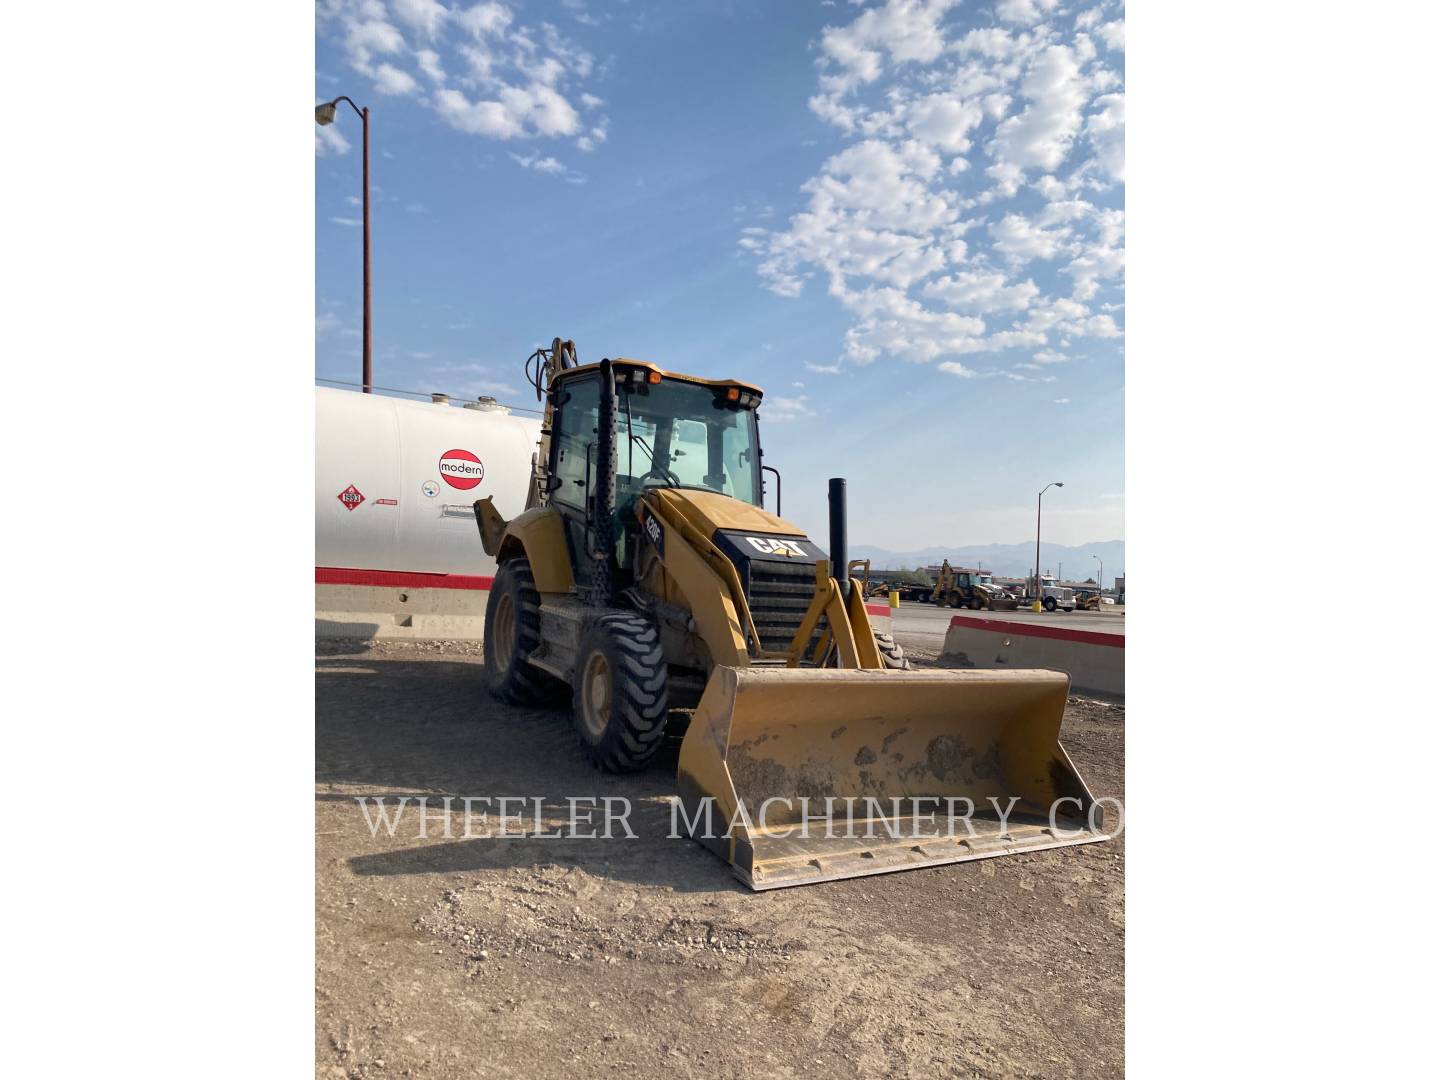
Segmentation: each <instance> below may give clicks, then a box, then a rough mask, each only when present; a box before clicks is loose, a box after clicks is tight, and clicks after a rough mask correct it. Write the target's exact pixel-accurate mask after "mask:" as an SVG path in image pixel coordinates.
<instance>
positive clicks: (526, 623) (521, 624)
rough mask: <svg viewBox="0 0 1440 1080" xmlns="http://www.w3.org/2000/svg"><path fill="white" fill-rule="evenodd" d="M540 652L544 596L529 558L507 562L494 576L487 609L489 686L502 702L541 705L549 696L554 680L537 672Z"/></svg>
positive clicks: (501, 565) (486, 639) (487, 681)
mask: <svg viewBox="0 0 1440 1080" xmlns="http://www.w3.org/2000/svg"><path fill="white" fill-rule="evenodd" d="M539 648H540V593H539V591H538V590H537V589H536V588H535V575H534V574H532V573H531V572H530V563H529V562H528V561H527V560H525V559H507V560H506V561H505V562H503V563H501V564H500V569H499V570H497V571H496V572H495V581H494V582H493V583H492V585H491V586H490V599H489V602H487V603H486V605H485V646H484V649H485V683H486V688H487V689H488V690H489V691H490V693H491V694H493V695H494V696H495V697H497V698H499V699H500V700H501V701H508V702H509V703H510V704H512V705H538V704H539V703H540V702H542V701H544V700H545V699H546V698H547V697H549V696H550V691H551V689H552V687H553V683H552V682H551V680H550V678H549V676H547V675H546V674H545V673H544V672H542V671H540V670H539V669H537V668H535V667H532V666H531V664H530V656H531V654H533V653H534V652H535V651H536V650H537V649H539Z"/></svg>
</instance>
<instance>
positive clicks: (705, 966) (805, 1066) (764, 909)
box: [315, 643, 1125, 1080]
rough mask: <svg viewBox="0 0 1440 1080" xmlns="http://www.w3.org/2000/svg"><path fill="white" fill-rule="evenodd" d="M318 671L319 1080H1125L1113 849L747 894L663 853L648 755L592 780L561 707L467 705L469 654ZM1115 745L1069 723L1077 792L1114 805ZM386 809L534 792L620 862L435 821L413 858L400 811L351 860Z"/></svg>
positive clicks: (411, 824) (1107, 727) (1111, 738)
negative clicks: (664, 1079) (616, 829)
mask: <svg viewBox="0 0 1440 1080" xmlns="http://www.w3.org/2000/svg"><path fill="white" fill-rule="evenodd" d="M317 652H318V655H317V659H316V669H317V670H316V781H317V783H316V814H315V830H316V883H315V900H316V935H317V937H316V1028H315V1034H316V1072H317V1075H319V1076H322V1077H336V1078H339V1077H383V1076H416V1077H474V1076H487V1077H512V1076H513V1077H526V1078H547V1077H573V1076H604V1075H613V1074H621V1073H624V1072H633V1071H636V1070H639V1071H641V1072H642V1073H643V1074H644V1075H661V1076H675V1077H691V1076H694V1077H704V1078H706V1080H709V1078H718V1077H758V1076H782V1077H783V1076H804V1075H814V1076H826V1077H849V1076H855V1077H860V1076H866V1077H869V1076H947V1077H948V1076H957V1077H959V1076H964V1077H972V1076H978V1077H1055V1076H1067V1077H1069V1076H1074V1077H1099V1076H1106V1077H1109V1076H1117V1075H1121V1074H1122V1073H1123V1048H1124V1027H1123V1010H1124V867H1125V862H1124V855H1125V842H1124V837H1123V835H1122V836H1121V837H1120V838H1118V839H1116V840H1114V841H1111V842H1109V843H1105V844H1090V845H1086V846H1083V847H1078V848H1068V849H1061V850H1058V851H1046V852H1039V853H1036V854H1031V855H1024V856H1018V857H1015V858H1002V859H987V860H983V861H979V862H972V863H961V864H957V865H952V866H945V867H937V868H934V869H927V870H912V871H906V872H903V873H897V874H890V875H884V876H880V877H871V878H860V879H852V880H849V881H838V882H830V883H826V884H822V885H812V886H806V887H803V888H795V889H781V890H777V891H774V892H768V893H758V894H757V893H751V892H749V891H748V890H746V889H745V888H744V887H743V886H741V885H740V884H739V883H738V882H737V881H736V880H735V879H734V878H733V877H732V876H731V873H730V870H729V868H728V867H727V866H726V865H725V864H724V863H723V862H721V861H720V860H719V859H717V858H716V857H715V856H713V855H711V854H710V853H708V852H706V851H704V850H702V849H701V848H700V847H699V846H698V845H696V844H693V843H691V842H690V841H687V840H672V839H669V838H668V837H667V836H666V833H667V832H668V829H669V821H670V811H669V806H668V796H669V794H670V792H671V791H672V789H673V777H674V746H673V745H672V746H670V747H668V748H667V750H666V751H665V752H663V753H662V757H661V759H660V760H659V761H658V762H657V763H656V764H655V765H654V766H653V767H652V768H651V769H650V770H649V771H648V772H645V773H643V774H640V775H638V776H627V777H614V776H608V775H604V774H600V773H596V772H593V771H591V770H590V769H589V768H588V767H586V766H585V765H583V764H582V763H581V761H580V759H579V756H578V753H577V752H576V751H575V749H574V747H573V745H572V738H573V736H572V735H571V733H570V728H569V716H568V710H567V709H564V708H553V709H548V710H521V709H515V708H511V707H509V706H504V705H500V704H498V703H496V702H494V701H492V700H490V699H489V698H488V697H486V696H485V695H484V694H483V692H482V691H481V690H480V686H479V684H480V668H481V658H480V654H479V649H478V647H476V646H473V645H466V644H461V643H431V644H412V643H403V644H401V643H394V644H391V643H377V644H373V645H370V646H363V645H362V646H357V645H353V644H333V645H320V646H317ZM912 656H914V658H915V659H916V660H917V661H918V662H919V663H920V664H922V665H925V664H933V663H934V657H933V655H926V654H925V653H924V652H923V651H922V650H914V651H912ZM1124 730H1125V713H1124V709H1123V707H1121V706H1116V705H1109V704H1104V703H1101V702H1095V701H1088V700H1084V699H1078V698H1072V699H1071V702H1070V705H1069V708H1068V709H1067V710H1066V714H1065V723H1064V729H1063V736H1062V737H1063V739H1064V742H1065V745H1066V748H1067V749H1068V750H1069V751H1070V754H1071V757H1072V758H1074V760H1075V763H1076V766H1077V767H1078V768H1079V770H1080V772H1081V775H1083V776H1084V777H1085V779H1086V780H1087V782H1088V783H1089V785H1090V787H1091V789H1092V791H1094V792H1095V794H1096V795H1097V796H1115V797H1122V798H1123V796H1124ZM403 795H409V796H412V797H418V796H422V795H424V796H429V797H430V799H431V801H432V803H433V804H435V805H437V806H438V799H439V798H442V797H443V796H445V795H453V796H457V797H459V796H466V795H470V796H477V797H483V796H489V797H491V798H492V799H493V798H494V797H497V796H536V795H543V796H546V797H547V802H546V804H545V808H544V811H543V816H544V819H545V820H546V821H551V822H553V821H554V820H555V819H556V817H557V815H558V817H561V818H563V817H564V815H565V806H564V803H563V799H564V798H565V797H566V796H572V795H574V796H595V797H603V796H625V797H628V798H629V799H630V800H631V802H632V804H633V806H634V809H633V811H632V813H631V816H630V822H631V824H632V826H633V828H634V830H635V831H636V832H637V833H638V834H639V838H637V839H633V840H632V839H622V838H619V837H617V838H616V839H612V840H586V839H536V838H531V837H509V838H506V837H497V836H490V835H482V836H479V837H476V838H472V839H464V838H463V837H462V836H461V835H460V833H459V830H460V825H459V823H458V810H459V806H458V804H456V810H457V821H456V824H455V826H454V829H455V832H456V835H455V836H453V837H451V838H449V839H447V838H445V837H444V836H443V835H441V831H442V827H441V824H440V822H439V821H438V819H437V820H434V821H432V822H431V823H430V825H429V829H428V831H429V834H430V835H429V837H428V838H427V839H419V838H418V837H417V825H418V818H417V817H416V816H415V810H414V807H413V804H412V806H411V807H410V809H409V810H408V811H407V813H408V815H409V816H408V817H404V818H402V823H401V826H400V827H399V828H397V829H396V831H395V833H394V836H393V837H392V836H389V835H387V834H386V832H385V830H384V829H381V830H380V831H379V832H378V833H377V834H376V835H373V836H372V834H371V829H370V828H369V826H368V825H367V823H366V818H365V817H364V816H363V815H362V813H361V811H360V809H359V807H358V805H357V803H356V798H357V797H367V798H373V797H376V796H385V797H387V798H388V799H389V800H390V803H389V806H390V809H391V811H392V813H393V811H394V806H395V800H396V799H397V798H398V797H399V796H403ZM492 805H493V804H492ZM372 807H373V804H372ZM372 813H373V808H372ZM493 829H494V823H493V817H492V821H491V822H490V825H489V831H491V832H493ZM476 831H477V832H481V833H484V832H486V830H485V829H482V828H479V827H477V829H476Z"/></svg>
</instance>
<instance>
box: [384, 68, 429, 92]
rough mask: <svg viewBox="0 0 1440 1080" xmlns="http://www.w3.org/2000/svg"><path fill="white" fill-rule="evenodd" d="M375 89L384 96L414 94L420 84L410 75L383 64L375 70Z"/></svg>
mask: <svg viewBox="0 0 1440 1080" xmlns="http://www.w3.org/2000/svg"><path fill="white" fill-rule="evenodd" d="M375 89H376V90H378V91H380V93H382V94H392V95H393V94H413V93H414V92H415V91H416V90H417V89H419V83H417V82H416V81H415V79H414V78H413V77H412V76H411V75H410V74H409V73H408V72H404V71H401V70H400V69H399V68H397V67H394V66H393V65H391V64H381V65H380V66H379V67H378V68H376V69H375Z"/></svg>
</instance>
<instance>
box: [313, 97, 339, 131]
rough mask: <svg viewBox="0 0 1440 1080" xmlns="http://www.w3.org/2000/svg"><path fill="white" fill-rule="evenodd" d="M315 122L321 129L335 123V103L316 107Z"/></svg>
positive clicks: (330, 102)
mask: <svg viewBox="0 0 1440 1080" xmlns="http://www.w3.org/2000/svg"><path fill="white" fill-rule="evenodd" d="M315 122H316V123H317V124H319V125H320V126H321V127H324V126H325V125H326V124H333V123H334V122H335V102H333V101H327V102H326V103H325V104H324V105H316V106H315Z"/></svg>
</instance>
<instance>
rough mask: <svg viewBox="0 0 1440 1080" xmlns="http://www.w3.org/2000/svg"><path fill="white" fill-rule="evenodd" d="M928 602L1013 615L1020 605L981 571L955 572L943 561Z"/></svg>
mask: <svg viewBox="0 0 1440 1080" xmlns="http://www.w3.org/2000/svg"><path fill="white" fill-rule="evenodd" d="M930 602H931V603H932V604H936V605H938V606H940V607H952V608H969V609H970V610H971V611H982V610H984V611H1014V610H1015V609H1016V608H1017V607H1019V606H1020V605H1019V603H1018V602H1017V601H1016V600H1015V599H1014V598H1012V597H1011V596H1009V595H1008V594H1007V593H1006V592H1005V590H1004V589H1002V588H1000V586H998V585H996V584H995V579H994V577H992V576H991V575H990V574H987V573H984V572H983V571H981V570H955V569H952V568H951V566H950V560H949V559H946V560H945V561H944V562H943V563H941V564H940V573H939V574H937V575H936V578H935V588H934V589H932V590H931V592H930Z"/></svg>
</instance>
